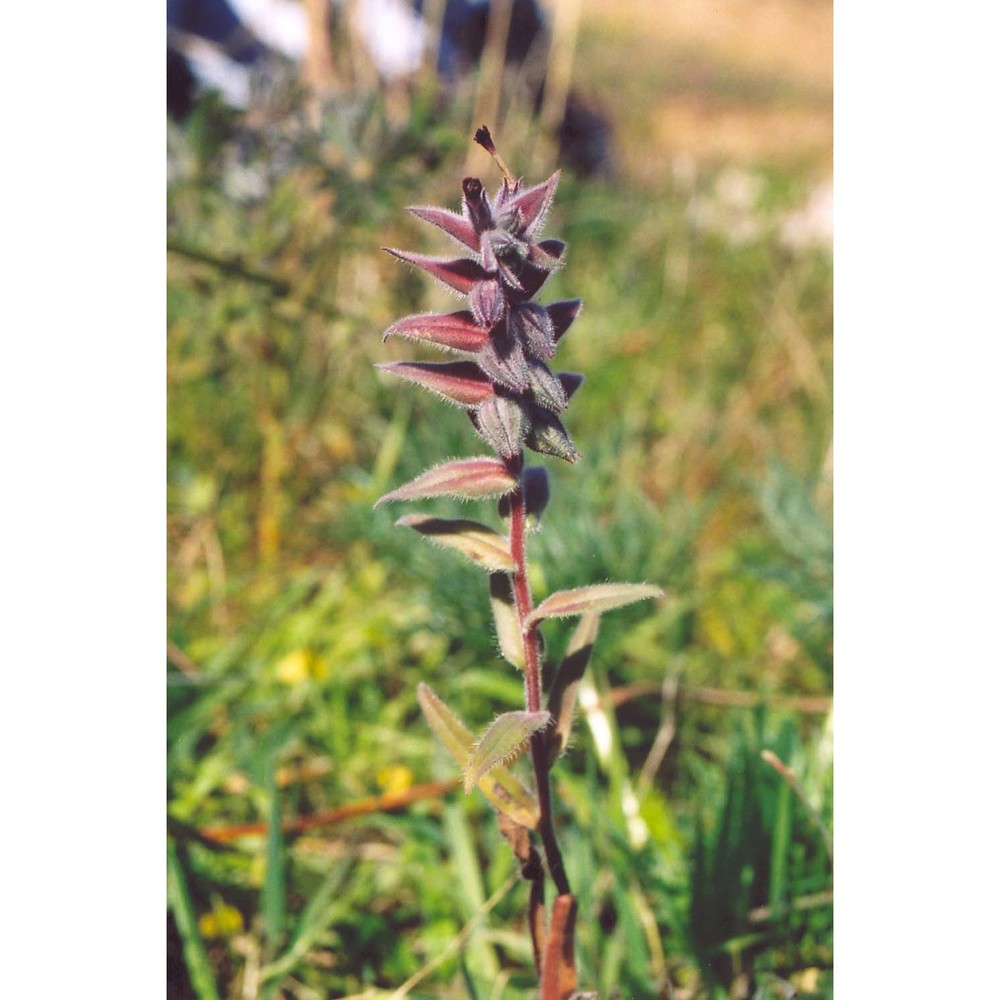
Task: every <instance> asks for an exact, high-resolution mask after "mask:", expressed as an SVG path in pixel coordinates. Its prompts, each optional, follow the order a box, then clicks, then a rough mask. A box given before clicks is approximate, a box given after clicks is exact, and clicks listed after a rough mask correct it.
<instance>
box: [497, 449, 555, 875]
mask: <svg viewBox="0 0 1000 1000" xmlns="http://www.w3.org/2000/svg"><path fill="white" fill-rule="evenodd" d="M523 467H524V453H523V452H521V453H519V454H518V455H516V456H515V457H514V458H512V459H509V460H508V461H507V468H508V470H509V471H510V472H511V474H512V475H514V476H516V477H517V478H518V480H519V482H518V485H517V487H515V489H514V491H513V492H512V493H511V494H510V554H511V558H512V559H513V560H514V574H513V590H514V604H515V607H516V608H517V617H518V620H519V622H520V625H521V637H522V639H523V642H524V701H525V707H526V708H527V710H528V711H529V712H537V711H539V709H540V707H541V688H542V679H541V663H540V657H539V650H538V623H537V622H532V623H531V624H529V625H527V626H526V625H525V619H526V618H527V617H528V615H529V614H530V613H531V609H532V607H533V606H534V604H533V601H532V598H531V587H530V586H529V584H528V568H527V560H526V558H525V546H524V536H525V526H526V522H527V505H526V502H525V496H524V488H523V486H522V485H521V483H520V478H521V470H522V469H523ZM531 760H532V763H533V764H534V768H535V783H536V785H537V786H538V810H539V819H538V833H539V835H540V836H541V838H542V846H543V847H544V849H545V860H546V862H547V863H548V869H549V874H550V875H551V876H552V881H553V882H554V883H555V886H556V891H557V892H558V893H559V895H564V894H568V893H569V891H570V888H569V881H568V880H567V878H566V869H565V868H564V866H563V860H562V852H561V851H560V850H559V845H558V843H557V842H556V835H555V830H554V828H553V826H552V794H551V790H550V788H549V765H548V759H547V750H546V745H545V731H544V730H541V731H538V732H535V733H533V734H532V737H531Z"/></svg>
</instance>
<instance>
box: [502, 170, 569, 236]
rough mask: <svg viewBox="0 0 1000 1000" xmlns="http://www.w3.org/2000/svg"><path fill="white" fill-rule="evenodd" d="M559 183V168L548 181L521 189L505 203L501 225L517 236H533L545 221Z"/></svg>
mask: <svg viewBox="0 0 1000 1000" xmlns="http://www.w3.org/2000/svg"><path fill="white" fill-rule="evenodd" d="M558 184H559V171H558V170H557V171H556V172H555V173H554V174H553V175H552V176H551V177H550V178H549V179H548V180H547V181H543V182H542V183H541V184H536V185H535V186H534V187H530V188H527V189H526V190H524V191H521V192H520V193H519V194H517V195H516V196H515V197H513V198H511V199H510V200H509V201H508V202H507V203H506V204H505V205H504V210H503V215H502V217H501V225H503V226H504V227H505V228H506V229H508V230H510V232H512V233H514V234H515V235H517V236H527V237H531V236H533V235H534V234H535V233H536V232H537V231H538V230H539V229H541V227H542V225H543V224H544V222H545V216H546V215H547V214H548V211H549V207H550V206H551V204H552V198H553V196H554V195H555V193H556V186H557V185H558Z"/></svg>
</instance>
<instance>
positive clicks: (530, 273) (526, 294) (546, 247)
mask: <svg viewBox="0 0 1000 1000" xmlns="http://www.w3.org/2000/svg"><path fill="white" fill-rule="evenodd" d="M537 246H538V247H540V248H541V250H542V251H543V252H544V254H545V259H546V260H547V261H548V262H549V263H548V266H546V267H538V266H537V265H535V264H530V263H525V264H524V266H523V267H522V268H521V271H520V273H519V274H518V279H519V281H520V283H521V290H520V291H516V290H512V291H511V297H512V298H513V299H514V300H515V301H517V302H527V301H528V299H533V298H534V297H535V295H536V293H537V292H538V290H539V289H540V288H541V287H542V285H544V284H545V281H546V279H547V278H548V276H549V275H550V274H551V273H552V270H553V268H555V266H556V264H557V263H558V262H559V261H560V260H561V259H562V255H563V253H564V251H565V250H566V244H565V243H563V241H562V240H542V242H541V243H538V244H537Z"/></svg>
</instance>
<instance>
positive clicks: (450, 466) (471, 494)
mask: <svg viewBox="0 0 1000 1000" xmlns="http://www.w3.org/2000/svg"><path fill="white" fill-rule="evenodd" d="M516 485H517V479H516V478H515V477H514V476H512V475H511V473H510V472H509V471H508V469H507V466H506V465H504V464H503V462H500V461H497V459H495V458H462V459H457V460H455V461H453V462H443V463H442V464H441V465H435V466H434V468H432V469H428V470H427V471H426V472H424V473H422V474H421V475H419V476H417V478H416V479H413V480H411V481H410V482H408V483H406V484H405V485H404V486H400V487H399V488H398V489H395V490H393V491H392V492H391V493H386V495H385V496H384V497H380V498H379V499H378V501H376V503H375V506H376V507H378V506H379V505H380V504H383V503H387V502H388V501H390V500H421V499H423V498H424V497H458V498H460V499H462V500H480V499H483V498H484V497H495V496H502V495H503V494H504V493H509V492H510V491H511V490H512V489H513V488H514V487H515V486H516Z"/></svg>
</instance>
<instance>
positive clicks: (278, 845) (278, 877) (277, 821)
mask: <svg viewBox="0 0 1000 1000" xmlns="http://www.w3.org/2000/svg"><path fill="white" fill-rule="evenodd" d="M269 785H270V787H269V789H268V792H269V794H270V801H269V806H268V816H267V840H266V846H265V867H264V885H263V887H262V889H261V910H262V911H263V915H264V935H265V945H266V954H267V956H268V958H269V959H271V958H273V957H274V956H275V955H277V953H278V945H279V943H280V941H281V938H282V936H283V933H284V928H285V912H286V910H285V837H284V834H283V833H282V830H281V795H280V793H279V791H278V783H277V780H276V779H274V778H272V779H271V781H270V782H269Z"/></svg>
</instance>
